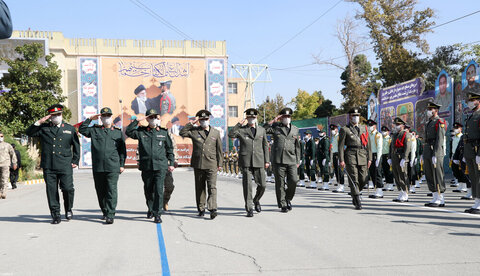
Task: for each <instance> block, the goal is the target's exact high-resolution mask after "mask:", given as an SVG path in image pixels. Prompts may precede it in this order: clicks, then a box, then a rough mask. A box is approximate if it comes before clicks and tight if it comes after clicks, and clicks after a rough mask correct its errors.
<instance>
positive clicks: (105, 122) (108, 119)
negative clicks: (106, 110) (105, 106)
mask: <svg viewBox="0 0 480 276" xmlns="http://www.w3.org/2000/svg"><path fill="white" fill-rule="evenodd" d="M101 118H102V124H103V125H111V124H112V116H109V117H101Z"/></svg>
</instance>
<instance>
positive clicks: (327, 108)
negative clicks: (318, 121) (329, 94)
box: [314, 100, 338, 118]
mask: <svg viewBox="0 0 480 276" xmlns="http://www.w3.org/2000/svg"><path fill="white" fill-rule="evenodd" d="M337 112H338V111H337V107H336V106H335V105H334V104H333V103H332V101H331V100H324V101H323V102H322V103H321V104H320V105H319V106H318V107H317V109H315V112H314V114H315V117H317V118H322V117H330V116H334V115H337V114H336V113H337Z"/></svg>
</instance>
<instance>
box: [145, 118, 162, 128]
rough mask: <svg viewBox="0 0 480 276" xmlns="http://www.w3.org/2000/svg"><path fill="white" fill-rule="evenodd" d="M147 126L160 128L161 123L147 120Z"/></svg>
mask: <svg viewBox="0 0 480 276" xmlns="http://www.w3.org/2000/svg"><path fill="white" fill-rule="evenodd" d="M147 122H148V126H149V127H152V128H153V127H157V126H160V123H161V121H160V120H159V119H156V118H147Z"/></svg>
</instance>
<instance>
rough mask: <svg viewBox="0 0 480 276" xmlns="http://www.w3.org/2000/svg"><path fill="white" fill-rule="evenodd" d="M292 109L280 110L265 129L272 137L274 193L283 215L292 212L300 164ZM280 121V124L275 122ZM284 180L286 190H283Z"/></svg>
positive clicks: (298, 143) (296, 131)
mask: <svg viewBox="0 0 480 276" xmlns="http://www.w3.org/2000/svg"><path fill="white" fill-rule="evenodd" d="M292 113H293V111H292V109H291V108H289V107H286V108H284V109H282V110H281V111H280V113H279V115H278V116H277V117H275V118H274V119H273V120H271V121H270V122H268V124H267V125H266V127H265V129H266V131H267V134H271V135H272V136H273V139H274V142H273V146H272V153H273V154H272V165H273V171H274V174H275V192H276V196H277V204H278V207H279V208H281V211H282V212H283V213H286V212H288V211H289V210H292V203H291V201H292V199H293V196H294V195H295V189H296V187H297V186H296V185H297V181H298V175H297V168H298V166H299V164H300V158H301V156H300V141H298V128H297V127H296V126H294V125H292V124H291V120H292V118H291V116H292ZM278 120H280V122H276V121H278ZM285 178H286V179H287V188H286V189H285Z"/></svg>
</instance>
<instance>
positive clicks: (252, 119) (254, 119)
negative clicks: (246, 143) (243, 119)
mask: <svg viewBox="0 0 480 276" xmlns="http://www.w3.org/2000/svg"><path fill="white" fill-rule="evenodd" d="M247 121H248V124H249V125H253V124H255V123H256V122H257V118H252V117H250V118H247Z"/></svg>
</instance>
